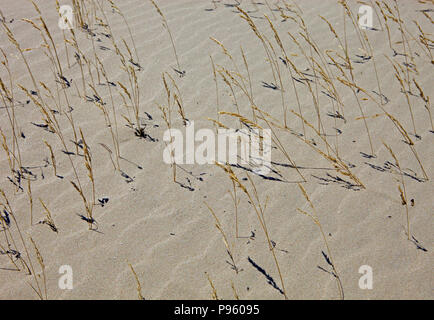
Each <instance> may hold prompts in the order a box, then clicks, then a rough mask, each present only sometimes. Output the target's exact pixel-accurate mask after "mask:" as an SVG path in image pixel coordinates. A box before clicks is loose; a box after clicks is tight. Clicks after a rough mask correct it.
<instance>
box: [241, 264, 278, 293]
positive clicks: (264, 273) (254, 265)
mask: <svg viewBox="0 0 434 320" xmlns="http://www.w3.org/2000/svg"><path fill="white" fill-rule="evenodd" d="M247 260H248V261H249V262H250V264H251V265H252V266H253V267H254V268H255V269H256V270H258V271H259V272H260V273H262V274H263V275H264V276H265V278H266V279H267V283H268V284H269V285H270V286H272V287H273V288H274V289H276V290H277V291H279V293H280V294H284V293H283V290H282V289H280V288H279V286H278V285H277V284H276V281H274V279H273V278H272V277H271V276H270V275H269V274H268V273H267V272H266V271H265V270H264V269H263V268H261V267H260V266H259V265H258V264H257V263H256V262H255V261H253V260H252V258H250V257H247Z"/></svg>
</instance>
